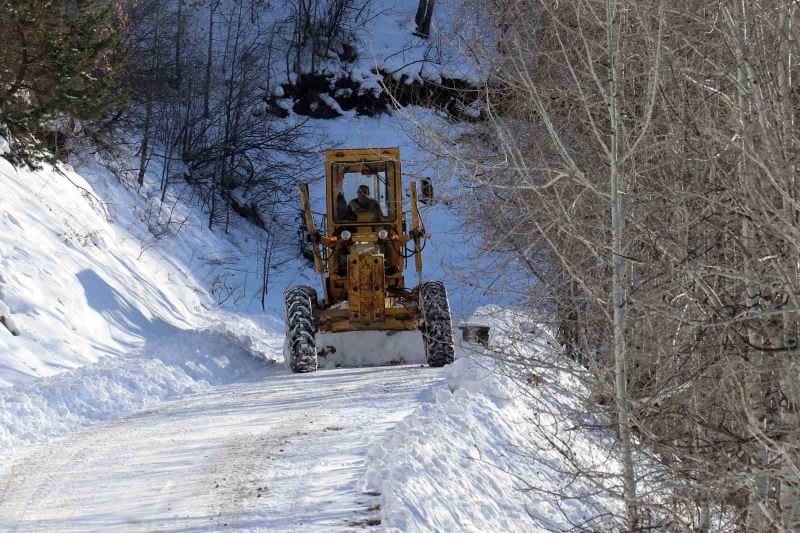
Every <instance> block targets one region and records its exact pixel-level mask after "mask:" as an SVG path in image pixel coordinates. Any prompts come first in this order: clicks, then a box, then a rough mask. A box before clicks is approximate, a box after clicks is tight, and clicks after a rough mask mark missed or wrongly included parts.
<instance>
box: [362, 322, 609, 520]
mask: <svg viewBox="0 0 800 533" xmlns="http://www.w3.org/2000/svg"><path fill="white" fill-rule="evenodd" d="M498 312H499V313H500V315H499V316H498ZM487 315H494V316H495V317H496V318H495V319H494V320H492V319H487ZM504 315H505V316H504ZM510 316H511V315H509V314H508V313H505V314H503V313H502V310H500V309H498V308H496V307H493V308H492V310H491V311H490V312H488V313H487V312H486V310H484V314H483V321H484V322H487V321H488V322H490V323H492V325H493V334H494V339H493V342H494V343H495V345H498V344H500V345H502V344H503V343H504V344H506V345H508V344H517V348H518V349H521V350H527V351H529V352H530V353H531V354H532V355H534V354H537V352H539V351H540V350H541V346H542V345H543V344H544V343H546V339H540V340H538V341H536V342H533V343H531V344H525V345H522V344H518V343H517V341H513V340H512V339H511V338H510V337H509V336H508V333H509V331H508V329H507V327H508V326H509V322H517V323H516V324H513V327H515V329H518V328H519V326H520V324H519V320H518V319H516V320H514V319H513V318H512V319H509V318H510ZM537 345H538V346H537ZM465 348H466V349H467V350H468V351H469V354H468V355H465V356H464V357H461V358H459V359H457V360H456V361H455V363H453V364H452V365H449V366H447V367H446V370H445V378H446V384H442V385H439V386H435V387H434V388H433V390H432V401H431V403H429V404H424V405H422V406H420V407H418V408H417V409H416V410H415V411H414V412H413V413H412V414H411V415H409V416H408V417H406V418H404V419H403V420H402V421H401V422H400V423H399V424H397V426H396V427H395V429H394V430H393V432H392V433H391V435H390V436H389V437H388V438H387V439H386V440H384V441H382V442H379V443H375V444H374V445H373V446H372V447H371V448H370V450H369V458H370V462H369V467H368V469H367V473H366V475H365V478H364V490H365V491H366V492H372V493H380V494H381V495H382V497H381V503H382V506H381V518H382V526H383V529H384V530H385V531H392V532H395V531H397V532H400V531H402V532H424V531H487V532H488V531H508V532H516V531H520V532H522V531H526V532H528V531H558V530H569V529H572V528H575V527H577V526H580V527H585V528H588V529H589V530H593V531H600V530H602V531H609V530H613V529H615V526H617V527H619V524H616V523H615V522H614V520H613V518H612V517H613V516H614V515H616V516H620V513H621V511H622V508H621V506H620V505H619V503H618V502H617V501H615V500H613V499H611V498H609V497H608V496H607V495H604V494H602V493H600V494H597V487H595V486H594V485H591V484H588V483H586V482H585V480H580V479H577V480H576V478H575V477H573V476H572V472H573V468H572V466H571V465H569V464H568V461H567V460H566V459H565V457H564V456H563V455H562V454H561V453H560V452H559V451H557V450H556V449H555V447H551V446H548V445H547V444H546V443H547V442H556V441H561V440H562V439H564V440H567V441H570V446H571V450H572V452H573V453H575V454H576V455H578V456H579V457H582V458H586V459H585V460H587V461H589V460H592V459H590V458H603V460H605V461H608V464H607V466H606V467H607V468H610V469H612V470H613V469H614V468H617V467H618V465H616V462H615V461H614V459H613V458H609V457H608V449H609V446H610V443H609V440H610V439H609V436H608V435H603V434H602V433H598V434H596V435H595V434H574V433H562V432H565V431H568V430H569V429H570V426H571V425H573V424H570V421H569V420H563V419H561V418H558V417H555V416H552V414H551V413H553V412H558V411H559V405H560V404H563V405H572V406H573V407H574V406H575V404H579V403H580V402H581V401H582V400H581V397H580V396H578V395H576V391H580V386H579V385H578V384H577V383H576V382H575V381H574V379H573V378H571V376H570V375H568V374H565V373H560V372H551V374H550V375H549V376H548V377H549V380H545V381H544V382H543V384H542V385H541V386H540V387H538V388H536V389H528V390H527V391H523V389H522V388H521V387H520V386H519V385H518V384H517V383H516V382H515V381H513V380H511V379H510V378H508V377H506V376H505V375H503V373H502V371H501V370H500V368H498V365H497V363H496V362H495V361H494V360H493V359H492V358H490V357H488V356H486V355H480V352H481V350H480V349H479V348H478V347H476V346H467V347H465ZM550 380H552V381H550ZM573 422H574V421H573ZM542 444H544V446H542ZM594 460H599V459H594ZM558 493H563V494H567V495H569V497H557V496H556V494H558ZM597 516H604V519H603V520H604V521H602V522H588V521H589V520H590V519H593V518H595V517H597Z"/></svg>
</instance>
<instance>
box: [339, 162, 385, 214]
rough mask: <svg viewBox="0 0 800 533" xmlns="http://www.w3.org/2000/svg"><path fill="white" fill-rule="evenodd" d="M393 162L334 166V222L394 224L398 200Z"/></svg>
mask: <svg viewBox="0 0 800 533" xmlns="http://www.w3.org/2000/svg"><path fill="white" fill-rule="evenodd" d="M394 172H395V168H394V163H393V162H391V161H374V162H368V163H334V164H333V168H332V173H333V196H334V221H335V222H354V223H370V222H383V221H394V220H395V218H396V214H397V204H398V198H397V194H396V191H395V179H394V178H395V176H394Z"/></svg>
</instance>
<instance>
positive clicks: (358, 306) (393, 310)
mask: <svg viewBox="0 0 800 533" xmlns="http://www.w3.org/2000/svg"><path fill="white" fill-rule="evenodd" d="M384 161H386V162H389V161H391V162H392V163H394V165H395V171H394V175H393V180H394V191H395V195H396V198H395V199H394V201H396V202H397V203H396V209H395V218H394V220H389V221H386V220H382V221H380V222H376V221H370V222H358V221H347V222H336V220H335V219H334V214H335V212H336V211H335V208H336V206H335V202H336V193H337V191H336V190H335V188H334V178H335V176H334V175H333V166H334V164H336V163H349V164H353V163H359V162H363V163H373V162H384ZM387 177H388V173H387ZM325 192H326V199H325V203H326V208H327V235H325V236H323V235H319V234H318V232H317V230H316V228H315V226H314V220H313V216H312V214H311V205H310V200H309V196H308V185H305V184H304V185H302V186H301V189H300V201H301V205H302V208H303V211H304V216H305V218H306V225H307V226H308V229H309V232H311V235H312V237H311V238H312V244H313V247H314V266H315V268H316V270H317V272H319V273H320V274H324V273H325V265H324V264H323V261H322V255H321V253H320V251H319V246H320V245H321V246H325V247H327V248H328V249H329V250H330V252H329V254H328V256H327V257H328V259H327V261H328V264H327V267H328V268H327V274H328V275H327V277H326V278H324V279H323V283H325V285H326V291H325V293H326V297H325V302H324V305H323V309H319V310H316V311H315V312H314V319H315V321H316V323H317V327H318V328H319V329H320V331H327V332H343V331H357V330H414V329H416V328H417V324H418V322H419V320H420V318H421V312H420V309H419V307H418V306H417V305H414V304H413V296H412V301H411V305H408V303H409V302H408V301H406V302H405V303H406V306H401V307H395V304H397V303H398V302H399V301H400V299H399V298H398V297H396V296H392V295H391V294H390V292H389V290H395V291H398V290H399V291H402V290H404V289H403V288H404V287H405V280H404V277H403V269H404V267H405V260H404V259H403V258H402V256H400V255H398V254H397V252H396V250H389V248H393V247H394V246H397V247H402V248H403V249H405V246H406V244H407V243H408V242H410V241H412V240H413V241H414V249H415V250H416V251H417V252H418V253H417V255H416V257H415V265H414V266H415V268H416V271H417V273H418V274H419V273H421V272H422V255H421V253H419V252H420V251H421V246H420V239H421V238H422V237H423V235H422V234H421V231H420V228H421V224H420V216H419V209H418V206H417V189H416V183H413V182H412V183H411V218H412V224H411V231H410V232H409V233H408V234H405V233H404V232H403V225H404V220H405V212H404V210H403V201H402V194H403V189H402V168H401V165H400V149H399V148H397V147H390V148H360V149H340V150H326V151H325ZM343 227H347V228H348V229H349V228H355V229H356V231H354V232H353V235H352V237H351V242H353V243H377V242H378V241H379V239H378V238H377V235H376V234H377V231H378V229H379V228H380V227H390V228H392V229H393V237H392V240H393V241H394V243H395V244H394V245H392V246H390V247H386V249H387V253H389V255H387V256H386V257H387V262H388V265H391V266H395V267H396V270H397V272H395V273H394V274H386V273H385V272H384V264H383V262H384V254H383V253H377V254H367V255H358V254H352V255H349V256H348V257H347V261H348V265H349V267H348V273H349V274H345V275H341V274H339V273H338V272H337V270H338V268H336V266H335V265H333V264H332V263H333V261H334V259H333V257H334V255H335V254H338V253H343V251H344V248H342V247H343V246H344V245H345V244H344V243H343V242H341V241H340V240H339V239H338V238H337V236H336V235H337V234H338V231H339V230H340V229H342V228H343ZM351 231H352V229H351ZM353 262H355V263H353ZM390 288H391V289H390ZM382 298H383V302H382V303H383V305H380V303H378V304H377V305H376V303H377V302H381V299H382ZM343 301H347V302H348V306H347V308H332V306H334V305H336V304H338V303H341V302H343Z"/></svg>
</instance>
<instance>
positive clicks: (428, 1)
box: [414, 0, 436, 39]
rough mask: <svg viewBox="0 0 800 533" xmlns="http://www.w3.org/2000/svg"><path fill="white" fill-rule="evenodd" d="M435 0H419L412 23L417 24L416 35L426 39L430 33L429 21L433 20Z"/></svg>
mask: <svg viewBox="0 0 800 533" xmlns="http://www.w3.org/2000/svg"><path fill="white" fill-rule="evenodd" d="M435 3H436V0H419V4H418V5H417V14H416V15H415V16H414V22H416V23H417V31H416V33H417V35H419V36H420V37H422V38H424V39H427V38H428V36H429V35H430V33H431V20H432V19H433V6H434V4H435Z"/></svg>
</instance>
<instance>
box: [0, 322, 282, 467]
mask: <svg viewBox="0 0 800 533" xmlns="http://www.w3.org/2000/svg"><path fill="white" fill-rule="evenodd" d="M280 342H281V338H280V336H278V335H272V336H271V335H269V334H265V332H264V331H263V330H260V329H259V328H258V326H256V325H255V324H253V323H252V322H251V321H248V320H246V319H239V320H236V321H226V322H220V323H218V324H215V325H212V326H210V327H209V328H208V329H204V330H201V331H179V332H176V333H172V334H170V335H165V336H163V337H159V338H157V339H154V340H153V341H152V342H150V343H149V344H148V345H147V347H146V348H144V349H143V350H141V351H140V352H138V353H136V354H134V355H131V356H127V357H119V358H114V359H107V360H105V361H104V362H101V363H100V364H97V365H93V366H88V367H84V368H80V369H77V370H75V371H72V372H65V373H62V374H60V375H58V376H55V377H51V378H44V379H39V380H36V381H34V382H32V383H30V384H27V385H17V386H14V387H10V388H6V389H0V450H3V452H4V454H3V455H4V457H3V458H4V459H5V458H7V454H9V453H11V452H13V451H14V450H15V449H18V448H19V447H21V446H23V445H29V444H34V443H37V442H41V441H45V440H48V439H50V438H53V437H56V436H59V435H63V434H65V433H67V432H69V431H73V430H75V429H79V428H83V427H86V426H89V425H91V424H94V423H96V422H101V421H108V420H115V419H118V418H121V417H123V416H125V415H128V414H130V413H133V412H135V411H139V410H141V409H144V408H147V407H149V406H152V405H155V404H157V403H159V402H163V401H165V400H174V399H177V398H181V397H183V396H186V395H189V394H196V393H199V392H203V391H206V390H208V388H209V387H210V386H212V385H223V384H228V383H236V382H243V381H256V380H260V379H263V378H264V376H265V375H266V373H267V372H271V371H274V361H275V358H276V356H277V355H278V354H279V349H280ZM265 363H271V364H265Z"/></svg>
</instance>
